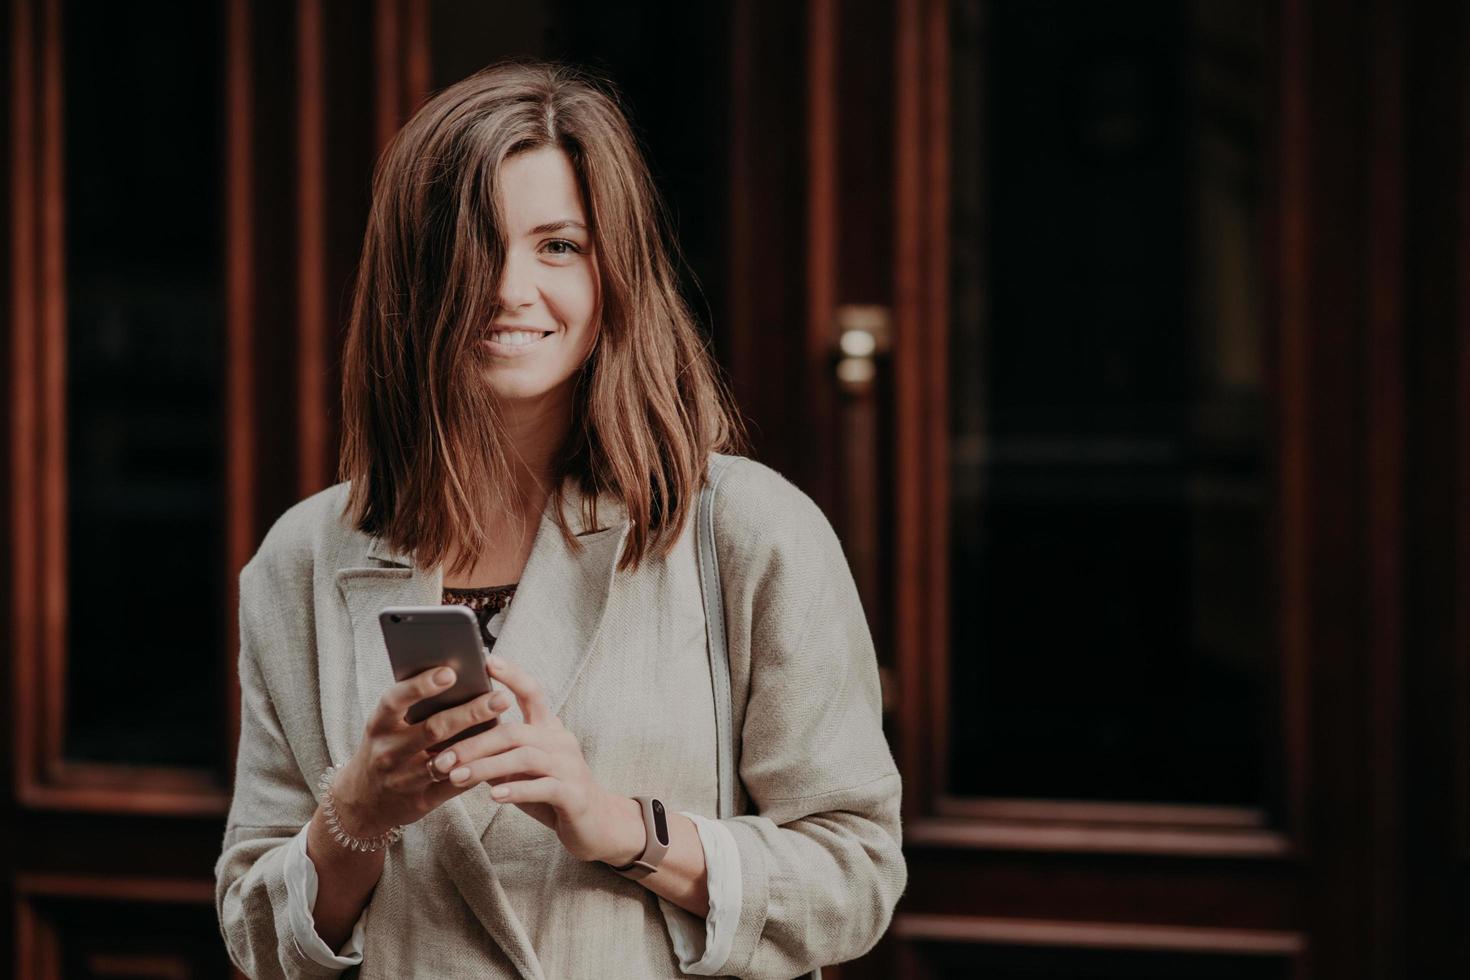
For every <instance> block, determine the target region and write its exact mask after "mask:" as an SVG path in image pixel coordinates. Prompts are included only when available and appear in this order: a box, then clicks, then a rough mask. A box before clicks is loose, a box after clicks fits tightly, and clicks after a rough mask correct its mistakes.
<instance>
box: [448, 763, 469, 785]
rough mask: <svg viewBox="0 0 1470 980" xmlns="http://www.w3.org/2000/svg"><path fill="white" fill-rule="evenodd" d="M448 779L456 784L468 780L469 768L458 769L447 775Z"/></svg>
mask: <svg viewBox="0 0 1470 980" xmlns="http://www.w3.org/2000/svg"><path fill="white" fill-rule="evenodd" d="M449 778H450V779H452V780H454V781H455V782H456V783H462V782H464V781H465V780H466V779H469V778H470V770H469V767H467V766H460V767H459V768H458V769H456V770H454V772H452V773H450V774H449Z"/></svg>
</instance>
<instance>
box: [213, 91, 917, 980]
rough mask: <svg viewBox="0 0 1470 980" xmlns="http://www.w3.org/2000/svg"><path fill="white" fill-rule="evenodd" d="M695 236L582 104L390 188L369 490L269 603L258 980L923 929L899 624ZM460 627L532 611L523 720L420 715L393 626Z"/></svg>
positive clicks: (304, 527) (245, 787)
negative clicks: (734, 331) (680, 275)
mask: <svg viewBox="0 0 1470 980" xmlns="http://www.w3.org/2000/svg"><path fill="white" fill-rule="evenodd" d="M662 215H663V211H662V208H661V207H660V206H659V204H658V198H657V195H656V194H655V192H654V188H653V185H652V182H651V181H650V179H649V177H648V170H647V167H646V165H645V163H644V162H643V158H642V155H641V154H640V152H639V150H638V147H637V145H636V142H635V141H634V139H633V136H632V133H631V130H630V128H629V126H628V123H627V120H626V119H625V118H624V116H623V114H622V112H621V110H620V109H619V107H618V105H617V103H616V101H615V99H614V98H613V97H612V95H610V94H609V93H608V92H607V91H605V90H604V89H602V88H600V87H598V86H597V85H595V84H593V83H592V82H591V81H589V80H588V79H586V78H585V77H584V76H582V75H580V74H579V73H577V72H574V71H572V70H570V69H567V68H565V67H563V66H558V65H546V64H539V63H530V64H527V63H511V64H506V65H498V66H494V67H492V68H489V69H486V70H485V71H483V72H480V73H477V74H476V75H474V76H472V77H471V78H469V79H466V80H465V81H463V82H461V83H459V84H457V85H454V86H451V87H450V88H448V89H445V90H444V91H443V92H440V93H438V94H437V95H436V96H435V97H434V98H432V99H430V100H429V102H428V103H427V104H425V105H424V106H423V107H422V108H421V109H420V110H419V111H418V113H417V114H416V115H415V116H414V118H413V119H412V120H410V121H409V123H408V124H407V125H406V126H405V127H404V128H403V130H402V131H401V132H400V133H398V134H397V136H396V137H395V138H394V140H393V141H392V143H391V144H390V146H389V147H388V149H387V151H386V152H385V153H384V155H383V158H382V161H381V163H380V165H379V169H378V172H377V173H376V174H375V176H374V183H373V207H372V216H371V220H370V221H369V226H368V231H367V237H366V241H365V243H364V246H363V259H362V263H361V266H360V269H359V278H358V282H357V289H356V294H355V302H354V304H353V312H352V322H351V324H350V327H349V332H348V340H347V348H346V352H345V357H344V365H343V385H344V396H343V409H344V418H343V430H344V434H345V439H344V445H343V453H342V469H341V475H342V481H341V482H339V483H338V484H337V485H335V486H332V487H329V488H328V489H326V490H324V491H322V492H320V493H317V494H315V495H313V496H312V497H310V498H308V499H306V500H303V501H301V502H299V503H297V504H296V505H295V506H293V507H292V508H291V509H290V510H288V511H287V512H286V513H285V514H284V515H282V516H281V518H280V519H279V520H278V521H277V522H276V524H275V525H274V526H273V527H272V528H271V531H270V533H269V534H267V536H266V539H265V541H264V542H262V544H261V546H260V549H259V551H258V552H257V554H256V555H255V557H254V558H252V559H251V561H250V562H249V563H248V564H247V565H246V567H245V568H244V569H243V570H242V571H241V573H240V624H241V649H240V687H241V697H242V701H243V705H244V706H243V708H242V711H241V729H240V748H239V752H238V753H237V756H238V759H239V762H238V764H237V770H236V784H235V796H234V799H233V802H232V804H231V808H230V816H229V820H228V823H227V826H226V831H225V844H224V849H223V851H222V853H221V855H220V859H219V862H218V864H217V865H216V879H217V888H216V899H217V904H218V908H219V913H220V922H221V926H222V930H223V933H224V935H225V938H226V941H227V942H228V944H229V948H230V952H231V955H232V958H233V959H234V960H235V962H236V964H237V965H238V966H240V968H241V969H242V970H243V971H244V972H245V973H247V974H248V975H250V976H252V977H307V976H323V975H326V974H328V973H330V972H337V971H341V970H345V969H347V968H350V967H354V966H356V967H360V968H361V969H360V975H361V976H362V977H363V978H368V977H376V978H388V977H393V978H396V977H406V976H477V977H506V978H509V977H520V978H526V980H536V978H540V977H587V976H598V977H628V978H635V977H636V978H638V980H650V978H658V977H668V978H675V977H683V976H688V975H690V974H694V975H706V976H727V975H735V976H742V977H769V978H773V980H789V978H791V977H793V976H798V975H800V974H803V973H806V972H807V971H810V970H812V969H813V968H815V967H819V966H820V965H821V964H825V963H836V962H841V961H846V960H850V959H853V958H854V957H856V956H859V955H861V954H862V953H863V952H865V951H866V950H868V949H870V948H871V947H872V946H873V945H874V944H875V943H876V942H877V940H878V938H879V937H880V936H881V935H882V933H883V930H884V929H885V928H886V927H887V924H888V922H889V920H890V917H891V916H892V913H893V908H894V905H895V903H896V902H897V900H898V895H899V893H900V892H901V891H902V890H903V886H904V882H905V880H906V870H905V865H904V860H903V854H902V851H901V848H900V841H899V838H900V828H899V775H898V771H897V768H896V766H895V765H894V761H893V756H892V754H891V753H890V752H889V749H888V745H887V742H886V740H885V739H884V735H883V729H882V709H881V696H880V689H879V684H878V671H877V663H876V658H875V657H874V653H873V644H872V638H871V636H870V635H869V633H868V627H867V622H866V619H865V617H864V615H863V608H862V603H861V602H860V601H859V598H858V594H857V589H856V587H855V585H854V583H853V580H852V576H851V574H850V573H849V572H848V566H847V562H846V559H845V557H844V555H843V552H842V546H841V544H840V543H839V542H838V540H837V537H836V535H835V534H834V533H833V531H832V528H831V525H830V524H829V523H828V522H827V520H826V518H825V516H824V515H823V514H822V512H821V510H819V509H818V508H817V506H816V505H815V504H814V503H813V502H812V501H811V499H810V498H808V497H807V496H806V495H805V494H803V493H802V492H801V491H800V490H798V489H797V488H796V487H795V486H793V485H792V484H791V483H789V482H787V481H786V480H785V479H784V478H782V477H781V476H780V475H779V474H777V473H775V472H774V471H773V470H771V469H769V468H767V467H765V466H762V465H761V464H759V463H756V462H754V461H751V460H743V459H739V458H738V457H736V456H734V454H733V451H734V450H737V449H738V448H739V442H738V435H739V426H738V424H737V421H736V417H735V415H734V412H733V410H732V407H731V405H730V403H729V400H728V398H727V396H726V394H725V390H724V388H723V386H722V385H721V384H720V383H719V382H718V380H717V377H716V372H715V369H714V366H713V364H712V363H711V361H710V359H709V356H708V354H707V352H706V348H705V345H704V343H703V340H702V337H701V334H700V330H699V329H698V327H697V326H696V324H695V323H694V321H693V318H692V317H691V316H690V314H689V311H688V310H687V308H686V307H685V305H684V303H683V302H682V301H681V299H680V297H679V295H678V293H677V292H676V289H675V286H674V283H675V281H676V278H675V275H674V272H673V268H672V264H671V260H670V255H671V254H672V253H673V249H672V247H671V245H670V243H669V242H667V241H666V238H665V236H666V234H667V231H666V227H665V223H664V221H663V219H662ZM716 484H718V485H719V486H720V487H722V489H721V490H720V497H719V503H718V506H716V505H715V504H714V503H713V500H714V498H713V493H714V488H715V485H716ZM701 500H704V501H709V502H710V503H709V504H708V505H706V504H701V503H699V501H701ZM695 505H697V506H699V514H700V522H699V534H698V535H697V536H696V534H695V532H694V527H693V525H694V521H693V520H692V516H693V514H692V507H693V506H695ZM696 541H700V542H703V543H702V544H699V545H696ZM706 596H709V597H711V598H710V599H709V600H708V602H709V604H707V603H706ZM492 597H493V598H492ZM453 602H458V603H460V604H465V605H472V606H478V607H479V611H481V612H482V613H484V612H486V611H488V610H490V608H491V607H492V606H493V607H494V611H493V612H492V613H491V614H490V615H489V616H483V615H482V617H481V625H482V628H483V629H484V631H485V634H486V635H483V636H482V639H483V640H484V642H485V645H486V646H487V647H489V646H490V645H491V644H492V642H493V653H488V654H487V657H486V662H485V670H486V673H487V674H488V675H489V678H490V679H491V680H493V681H494V682H496V687H495V688H494V689H493V690H492V691H491V692H490V693H488V694H486V693H484V692H483V688H481V689H480V690H481V693H480V694H479V695H476V696H474V697H472V698H471V699H470V700H469V701H465V702H464V703H462V704H458V705H453V706H449V707H442V708H440V709H438V710H437V711H436V713H433V714H429V715H428V716H427V717H425V718H421V719H420V718H418V715H417V712H411V711H410V709H411V708H412V707H413V706H414V705H416V704H418V703H420V702H421V701H423V700H424V699H426V698H429V697H435V696H437V695H440V694H442V693H444V692H445V691H452V690H454V688H452V687H450V685H452V684H454V683H455V682H456V678H455V677H454V671H452V670H447V669H442V668H441V666H440V663H434V664H432V665H430V666H429V667H427V668H426V669H424V670H422V671H421V672H420V673H418V674H413V675H410V676H403V677H395V675H394V674H393V672H392V670H391V668H390V664H389V658H388V654H387V650H386V649H385V646H384V638H383V636H382V635H381V630H380V629H379V627H378V622H377V620H378V616H379V614H380V613H381V611H382V610H383V609H384V608H386V607H390V606H395V607H397V606H429V605H440V604H443V603H453ZM711 609H719V610H720V615H718V616H715V615H711V614H710V610H711ZM457 663H462V661H459V662H457ZM445 666H447V658H446V662H445ZM475 666H476V667H478V665H475ZM461 669H463V668H462V667H461ZM716 677H719V678H720V679H719V680H718V681H716V680H715V678H716ZM303 678H305V679H307V682H306V683H303ZM410 716H412V717H414V718H415V719H416V720H415V721H414V722H413V723H409V722H408V720H407V718H408V717H410ZM492 721H493V722H494V724H493V725H492V724H491V722H492ZM457 734H463V735H464V736H465V737H462V738H458V739H455V738H453V737H452V736H455V735H457ZM732 757H733V758H735V759H738V760H739V766H738V770H736V769H735V767H733V766H732V765H730V763H731V761H732ZM735 776H738V780H737V779H735V778H733V777H735ZM313 788H315V792H313ZM732 798H733V799H732Z"/></svg>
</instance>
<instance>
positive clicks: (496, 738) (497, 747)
mask: <svg viewBox="0 0 1470 980" xmlns="http://www.w3.org/2000/svg"><path fill="white" fill-rule="evenodd" d="M544 742H545V730H544V729H539V728H537V727H535V726H534V725H528V724H526V723H525V722H523V721H504V720H502V721H501V722H500V724H498V725H496V726H495V727H494V728H492V729H490V730H489V731H488V732H480V733H479V734H477V735H471V736H470V737H469V738H467V739H464V740H462V741H459V742H456V743H455V744H454V747H453V751H454V753H455V755H457V756H458V757H459V761H460V762H461V763H468V762H472V761H473V760H475V759H488V758H491V757H493V756H497V755H500V754H502V753H505V752H509V751H510V750H512V749H517V748H520V747H521V746H523V745H538V746H541V745H543V743H544Z"/></svg>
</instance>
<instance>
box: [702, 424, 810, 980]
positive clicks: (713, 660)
mask: <svg viewBox="0 0 1470 980" xmlns="http://www.w3.org/2000/svg"><path fill="white" fill-rule="evenodd" d="M738 458H739V457H736V456H726V455H723V454H721V453H711V454H710V463H709V479H708V480H707V481H706V482H705V485H704V487H703V489H701V490H700V491H699V509H698V512H697V513H696V514H695V532H694V546H695V551H696V553H697V555H698V558H699V588H700V591H701V592H703V593H704V630H705V638H706V640H707V641H708V646H709V674H710V678H711V681H712V686H713V688H714V696H715V730H716V737H717V739H718V741H717V743H716V759H715V772H716V775H717V778H718V782H719V787H720V811H719V814H718V816H719V818H720V819H721V820H724V819H726V818H728V817H733V816H735V785H736V780H737V779H738V778H739V777H738V775H737V774H736V772H735V731H734V722H733V721H732V720H731V716H730V715H731V709H730V700H731V698H730V648H729V645H728V643H727V642H726V639H725V593H724V590H722V589H721V588H720V559H719V556H718V555H717V554H716V553H715V493H716V492H717V491H718V490H719V489H720V480H721V479H723V478H724V475H725V471H726V470H727V469H729V467H730V464H731V463H733V462H735V460H736V459H738ZM801 980H822V970H821V968H820V967H819V968H817V969H815V970H813V971H812V972H811V973H809V974H807V975H806V976H805V977H803V978H801Z"/></svg>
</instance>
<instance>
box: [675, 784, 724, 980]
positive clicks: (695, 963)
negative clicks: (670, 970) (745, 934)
mask: <svg viewBox="0 0 1470 980" xmlns="http://www.w3.org/2000/svg"><path fill="white" fill-rule="evenodd" d="M679 812H680V813H683V811H682V810H681V811H679ZM684 816H686V817H688V818H689V819H690V820H691V821H693V823H694V829H695V830H697V831H699V843H700V844H701V845H702V846H703V847H704V867H705V882H706V885H707V886H708V888H709V914H708V915H707V916H705V918H704V920H703V921H702V922H701V921H700V919H699V918H698V917H696V916H694V915H692V914H690V913H689V912H686V911H685V910H683V909H681V908H679V906H677V905H675V904H674V903H673V902H670V901H669V900H668V899H666V898H663V897H662V896H660V897H659V900H658V904H659V908H660V909H662V910H663V913H664V923H665V925H667V926H668V929H669V938H670V939H671V940H672V941H673V943H674V952H675V953H676V954H677V955H678V957H679V969H681V970H683V971H684V972H685V973H692V974H694V975H696V976H701V977H717V976H720V975H722V972H723V970H724V966H725V961H726V960H728V959H729V958H730V947H731V945H732V944H733V943H734V941H735V927H736V926H737V925H738V924H739V923H740V902H741V896H742V893H743V890H744V883H743V881H742V880H741V876H740V851H739V847H738V845H737V844H736V843H735V835H734V834H732V833H730V829H729V828H728V827H726V826H725V825H724V824H722V823H720V822H719V821H718V820H712V819H710V818H709V817H701V816H699V815H698V814H694V813H684Z"/></svg>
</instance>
